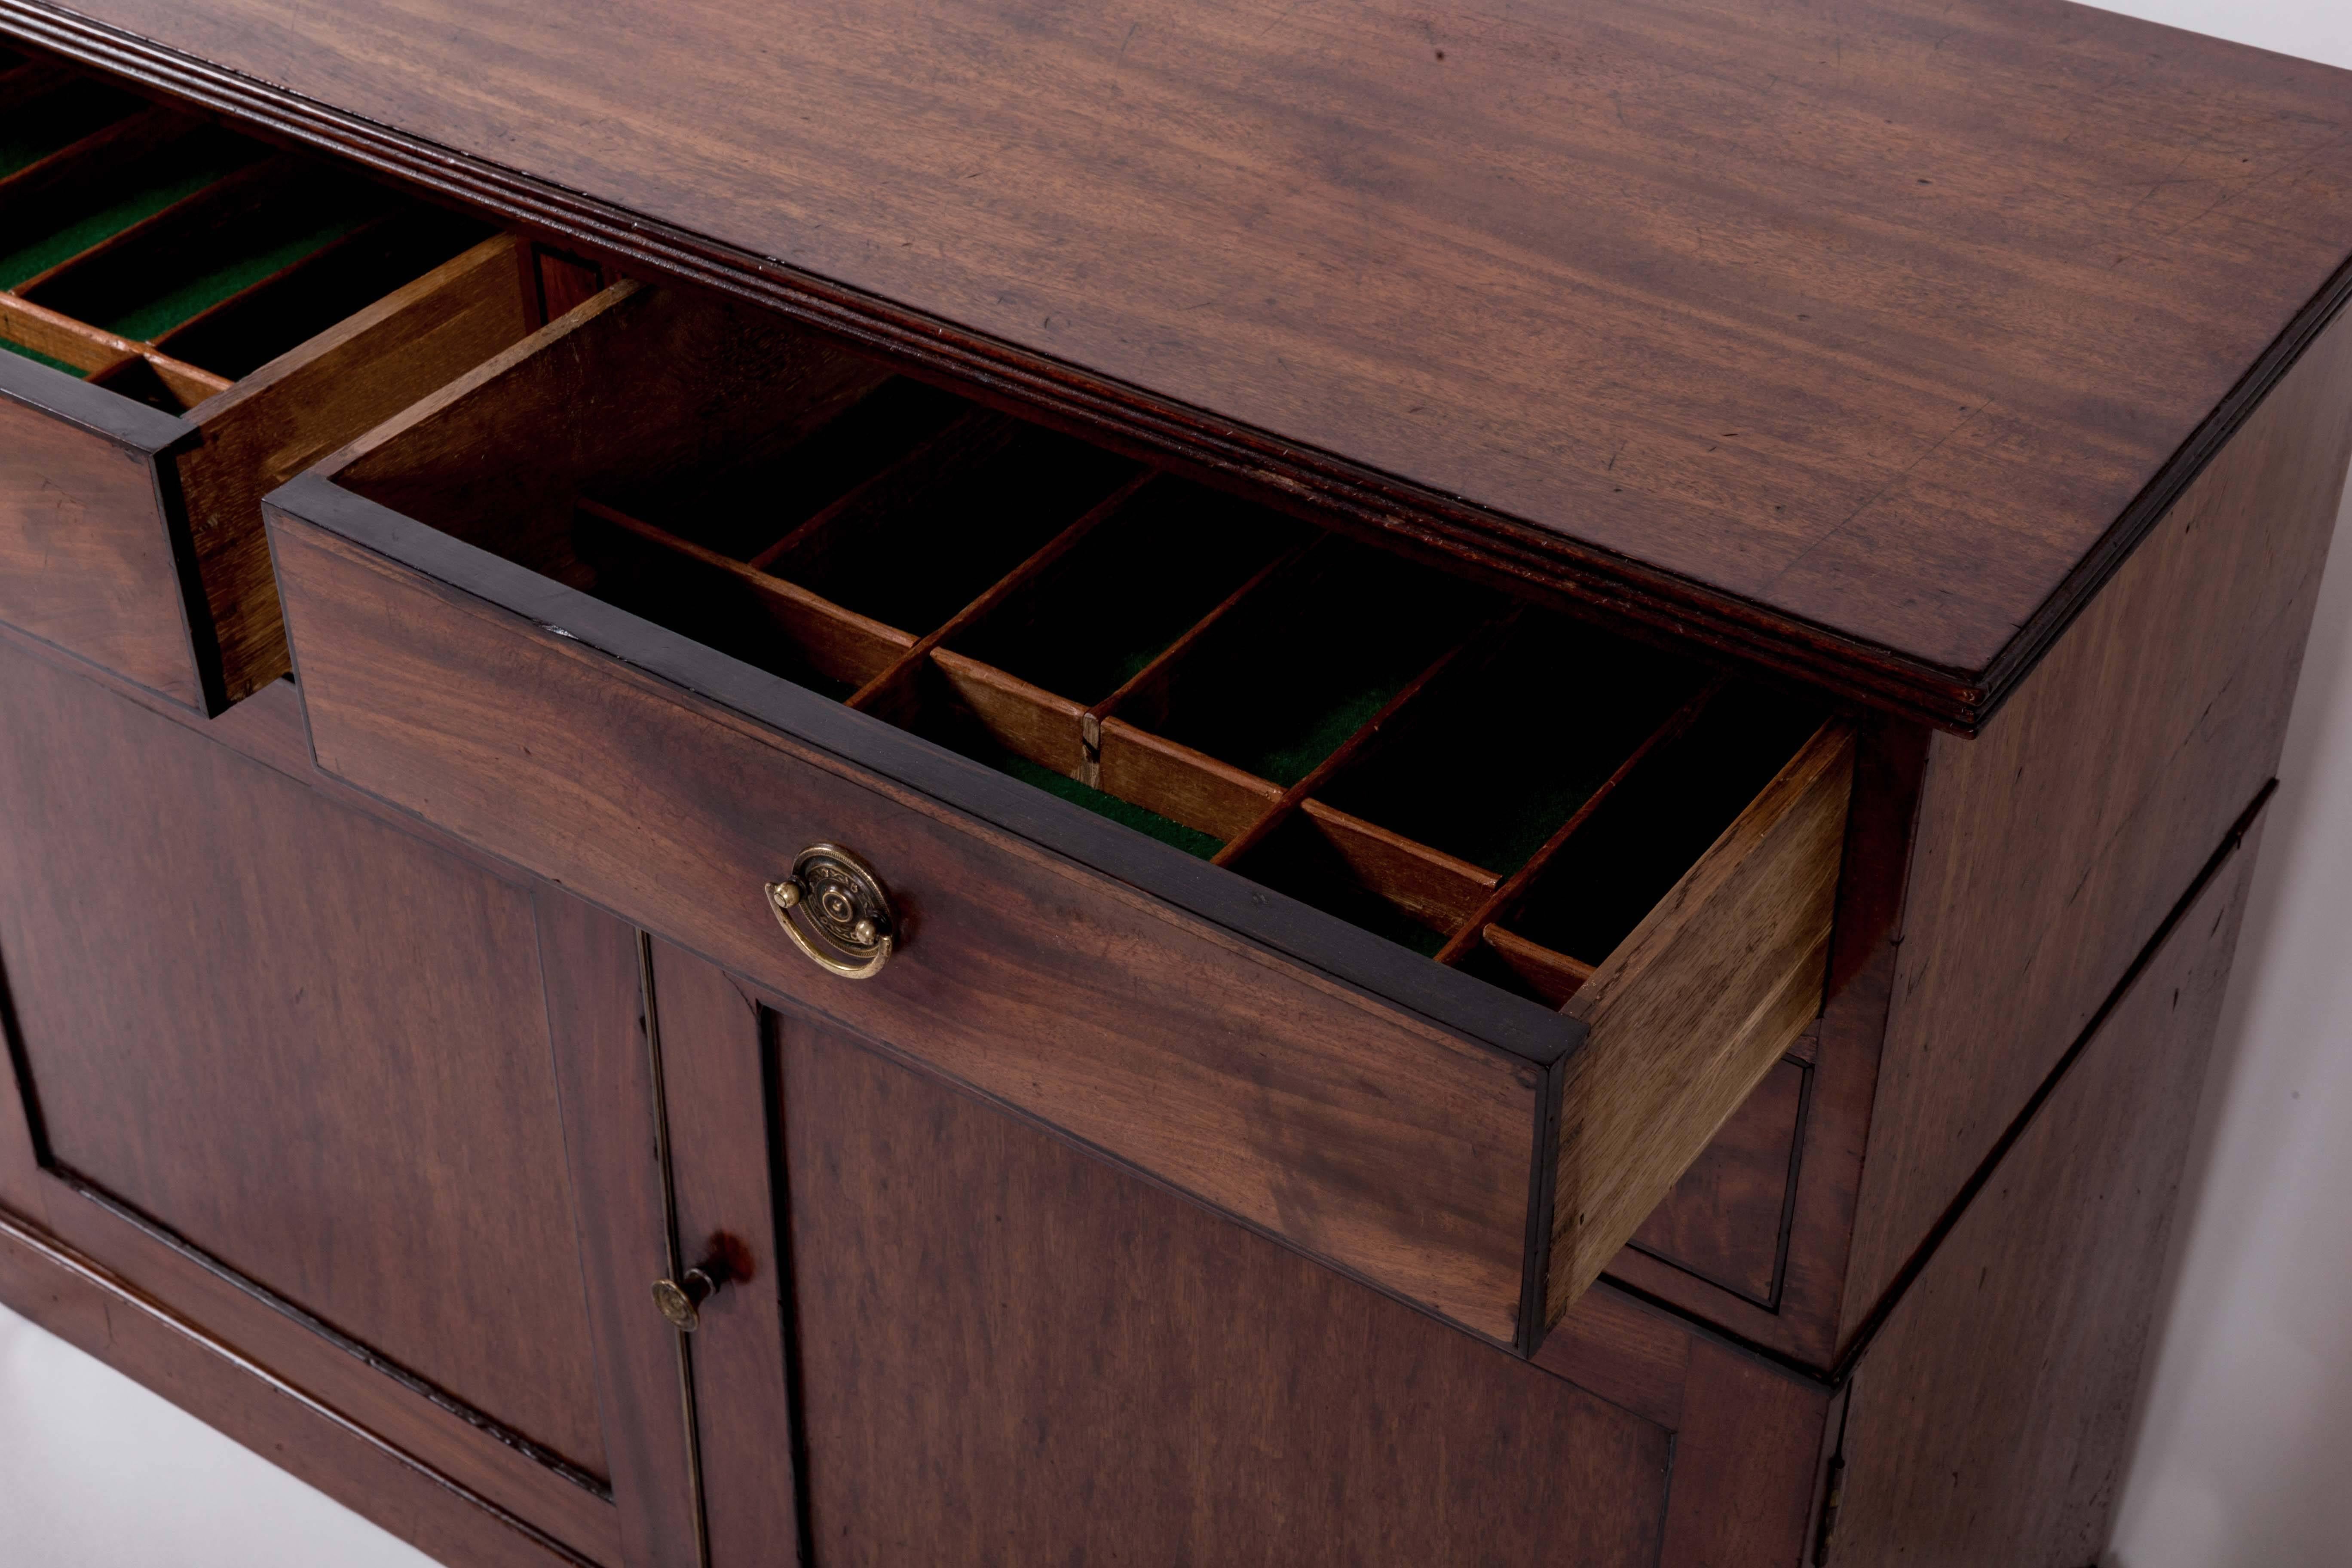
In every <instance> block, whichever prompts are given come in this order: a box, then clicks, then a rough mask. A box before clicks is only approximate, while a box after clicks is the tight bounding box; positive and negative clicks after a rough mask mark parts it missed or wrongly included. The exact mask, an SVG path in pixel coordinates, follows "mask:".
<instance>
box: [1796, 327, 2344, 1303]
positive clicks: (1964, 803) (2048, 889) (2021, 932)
mask: <svg viewBox="0 0 2352 1568" xmlns="http://www.w3.org/2000/svg"><path fill="white" fill-rule="evenodd" d="M2347 453H2352V323H2346V322H2341V321H2339V322H2338V324H2337V325H2336V326H2335V327H2334V328H2332V329H2330V331H2328V332H2327V334H2326V336H2325V337H2324V338H2323V339H2322V341H2321V342H2319V343H2318V344H2317V345H2315V347H2314V348H2313V350H2312V352H2311V353H2310V354H2308V355H2307V356H2306V357H2305V359H2304V361H2303V363H2301V364H2299V365H2298V366H2296V368H2295V370H2294V373H2293V374H2291V375H2290V376H2289V377H2288V378H2287V380H2286V381H2284V382H2283V383H2282V384H2280V385H2279V387H2278V388H2277V389H2276V390H2275V391H2274V392H2273V393H2272V394H2271V395H2270V397H2269V398H2268V399H2267V400H2266V401H2265V402H2264V403H2263V406H2262V408H2261V409H2260V410H2259V411H2258V412H2257V413H2256V414H2255V416H2254V417H2253V418H2252V420H2251V421H2249V422H2248V424H2247V425H2246V426H2245V427H2244V428H2243V429H2242V430H2241V431H2240V432H2239V434H2238V436H2237V437H2236V438H2235V439H2234V440H2233V441H2232V442H2231V445H2230V447H2229V449H2228V450H2227V451H2225V452H2224V453H2223V454H2222V455H2221V457H2220V458H2218V459H2216V460H2215V462H2214V463H2213V465H2212V466H2211V467H2210V468H2208V469H2206V471H2205V473H2204V475H2203V476H2202V477H2201V478H2200V479H2199V480H2198V482H2197V484H2196V485H2195V487H2194V488H2192V489H2190V490H2189V493H2188V494H2187V495H2186V496H2184V497H2183V498H2182V499H2181V500H2180V502H2179V505H2177V506H2176V507H2174V508H2173V510H2172V512H2171V513H2170V515H2169V516H2168V517H2167V518H2166V520H2165V521H2164V523H2163V525H2162V527H2160V528H2159V529H2158V531H2157V532H2156V533H2155V534H2154V535H2153V536H2151V537H2150V539H2149V540H2148V542H2147V544H2146V545H2145V546H2144V547H2143V548H2142V549H2141V551H2140V552H2139V553H2138V554H2137V556H2136V557H2134V558H2133V560H2132V561H2131V563H2129V565H2127V566H2126V568H2125V570H2124V572H2123V573H2122V574H2121V575H2119V576H2118V577H2117V578H2116V581H2115V582H2114V583H2113V584H2111V585H2110V586H2109V587H2108V589H2107V591H2106V593H2105V594H2104V595H2101V597H2100V600H2099V602H2098V603H2097V604H2096V605H2094V606H2093V607H2092V608H2091V610H2090V612H2089V613H2088V614H2087V615H2085V616H2084V617H2083V619H2082V620H2081V621H2079V622H2077V623H2076V624H2075V626H2074V629H2073V630H2072V631H2071V632H2069V633H2068V634H2067V637H2066V638H2065V640H2064V641H2063V643H2062V644H2061V645H2060V646H2059V647H2058V648H2057V649H2056V650H2055V651H2054V652H2053V654H2052V655H2051V657H2050V658H2049V659H2048V660H2047V661H2045V662H2044V663H2043V665H2042V668H2040V669H2039V670H2038V671H2036V672H2035V674H2034V677H2033V679H2032V681H2031V682H2030V683H2029V684H2028V685H2027V686H2026V687H2025V689H2023V690H2021V692H2020V693H2019V694H2018V698H2017V700H2016V701H2014V702H2012V703H2011V705H2010V706H2009V707H2008V708H2007V709H2006V710H2003V711H2002V713H2001V714H2000V718H1999V719H1998V720H1997V721H1995V722H1994V723H1993V724H1991V725H1990V726H1989V727H1988V728H1987V729H1986V731H1985V732H1984V734H1983V735H1982V736H1981V737H1979V739H1977V740H1974V741H1962V740H1958V739H1956V738H1954V737H1951V736H1948V735H1938V736H1937V737H1935V739H1934V742H1933V743H1932V745H1931V746H1930V749H1929V752H1928V762H1927V777H1926V781H1925V784H1924V786H1923V794H1922V796H1921V802H1920V807H1919V827H1918V836H1917V841H1916V850H1915V855H1914V859H1913V862H1912V869H1911V887H1910V892H1909V899H1908V903H1907V905H1906V911H1905V915H1904V924H1903V933H1902V934H1903V942H1902V945H1901V950H1900V951H1901V957H1900V962H1899V964H1898V966H1897V970H1896V974H1895V994H1894V1000H1893V1003H1892V1005H1891V1011H1890V1015H1889V1016H1888V1020H1887V1030H1886V1044H1885V1056H1884V1058H1883V1063H1882V1067H1881V1069H1880V1071H1881V1077H1880V1081H1879V1090H1878V1100H1877V1109H1876V1110H1875V1111H1874V1121H1873V1122H1872V1124H1871V1144H1870V1150H1871V1152H1870V1156H1869V1164H1868V1166H1867V1168H1866V1169H1865V1171H1864V1178H1863V1191H1862V1197H1861V1203H1860V1207H1859V1210H1858V1213H1857V1215H1856V1219H1855V1231H1854V1253H1853V1276H1852V1279H1851V1282H1850V1289H1849V1290H1848V1293H1847V1296H1846V1300H1845V1306H1844V1312H1843V1317H1844V1324H1845V1331H1846V1332H1849V1333H1850V1332H1851V1331H1852V1330H1853V1327H1854V1326H1855V1325H1856V1324H1857V1323H1859V1322H1860V1321H1861V1320H1862V1319H1863V1318H1864V1316H1866V1315H1867V1314H1868V1313H1869V1312H1870V1311H1871V1310H1873V1309H1874V1306H1875V1305H1876V1303H1877V1300H1878V1298H1879V1296H1880V1294H1881V1293H1882V1292H1883V1291H1884V1289H1885V1285H1886V1283H1887V1281H1888V1280H1889V1279H1892V1278H1893V1277H1894V1275H1895V1271H1896V1270H1898V1269H1899V1268H1901V1267H1902V1266H1903V1264H1904V1262H1905V1260H1906V1258H1907V1257H1908V1256H1909V1255H1910V1252H1911V1250H1912V1249H1913V1248H1914V1247H1916V1246H1917V1245H1918V1243H1919V1240H1920V1238H1921V1237H1923V1236H1924V1235H1925V1234H1926V1233H1927V1227H1928V1226H1929V1225H1930V1224H1931V1223H1932V1222H1933V1221H1934V1220H1935V1218H1936V1216H1937V1215H1938V1214H1940V1213H1941V1212H1942V1210H1943V1208H1944V1205H1946V1204H1947V1203H1948V1202H1950V1200H1951V1197H1952V1194H1954V1193H1955V1192H1957V1191H1958V1188H1959V1185H1960V1183H1961V1182H1962V1181H1963V1180H1964V1179H1965V1178H1966V1176H1967V1175H1968V1173H1969V1172H1970V1171H1971V1170H1973V1169H1974V1168H1975V1167H1976V1164H1977V1163H1978V1162H1979V1160H1981V1159H1982V1158H1983V1157H1984V1154H1985V1152H1986V1151H1987V1150H1988V1149H1990V1147H1991V1145H1992V1141H1993V1139H1994V1138H1995V1137H1996V1136H1997V1135H1998V1134H1999V1133H2000V1130H2001V1129H2002V1128H2004V1127H2005V1126H2007V1125H2008V1123H2009V1121H2010V1120H2011V1118H2012V1117H2014V1116H2015V1115H2016V1114H2017V1111H2018V1109H2019V1108H2020V1107H2021V1106H2022V1105H2023V1104H2024V1103H2025V1100H2026V1098H2027V1097H2028V1096H2029V1095H2031V1094H2032V1092H2033V1090H2034V1089H2036V1088H2037V1087H2039V1086H2040V1084H2041V1083H2042V1079H2044V1078H2045V1077H2047V1076H2048V1074H2049V1071H2050V1068H2051V1067H2052V1066H2053V1064H2054V1063H2055V1062H2056V1061H2057V1060H2058V1058H2059V1056H2060V1055H2061V1053H2063V1051H2064V1050H2065V1049H2066V1048H2067V1047H2068V1046H2069V1045H2071V1044H2072V1043H2073V1041H2074V1038H2075V1037H2076V1036H2077V1035H2079V1034H2080V1033H2081V1031H2082V1029H2083V1026H2084V1025H2085V1024H2086V1023H2088V1022H2089V1020H2090V1017H2091V1015H2092V1014H2093V1013H2094V1012H2095V1010H2096V1009H2097V1008H2098V1006H2099V1005H2100V1004H2101V1003H2102V1002H2104V1001H2105V998H2106V996H2107V994H2108V993H2109V992H2110V991H2111V990H2113V989H2114V987H2115V984H2116V981H2117V980H2118V979H2120V978H2121V977H2122V975H2123V973H2124V970H2125V969H2126V966H2127V965H2128V964H2129V963H2131V961H2132V960H2133V958H2134V957H2136V956H2137V954H2138V953H2139V952H2140V950H2141V949H2142V948H2143V947H2145V946H2146V945H2147V941H2148V939H2149V938H2150V937H2151V936H2152V935H2153V934H2154V933H2155V931H2156V929H2157V927H2158V924H2159V923H2160V922H2161V921H2163V919H2164V917H2165V915H2166V914H2167V913H2168V911H2169V910H2171V908H2172V905H2173V903H2174V901H2175V900H2178V899H2179V897H2180V896H2181V894H2182V893H2183V892H2184V891H2185V890H2186V889H2188V887H2189V883H2190V882H2191V880H2192V879H2194V878H2195V876H2196V874H2197V871H2198V869H2199V868H2200V867H2201V866H2202V865H2203V864H2204V862H2205V859H2206V858H2207V857H2208V856H2209V855H2210V854H2211V853H2212V852H2213V849H2214V847H2215V846H2216V845H2218V844H2219V843H2220V842H2221V838H2222V837H2223V835H2224V834H2226V833H2227V832H2228V831H2229V828H2230V826H2231V823H2233V822H2234V821H2236V819H2237V817H2238V815H2239V814H2240V813H2241V812H2242V811H2244V810H2245V809H2246V807H2247V805H2250V804H2251V803H2252V800H2253V798H2254V795H2255V794H2256V792H2257V791H2259V790H2260V789H2261V788H2262V786H2263V784H2264V782H2265V781H2267V780H2268V779H2269V778H2270V776H2271V773H2272V770H2273V767H2275V766H2276V764H2277V762H2278V755H2279V747H2280V745H2281V744H2282V743H2283V741H2284V735H2285V729H2286V721H2287V711H2288V708H2289V705H2290V704H2291V702H2292V700H2293V699H2294V686H2295V677H2296V674H2297V672H2298V671H2299V670H2300V669H2301V668H2302V664H2303V649H2304V643H2305V637H2306V636H2307V634H2308V632H2309V629H2310V626H2311V615H2312V606H2313V604H2314V603H2315V596H2316V595H2317V594H2318V592H2319V578H2320V572H2321V568H2322V566H2323V565H2324V564H2325V563H2326V559H2327V549H2328V542H2329V540H2330V538H2331V536H2332V535H2333V533H2334V531H2335V523H2336V506H2337V501H2338V499H2339V498H2340V496H2341V494H2342V492H2343V487H2344V478H2345V464H2346V458H2347Z"/></svg>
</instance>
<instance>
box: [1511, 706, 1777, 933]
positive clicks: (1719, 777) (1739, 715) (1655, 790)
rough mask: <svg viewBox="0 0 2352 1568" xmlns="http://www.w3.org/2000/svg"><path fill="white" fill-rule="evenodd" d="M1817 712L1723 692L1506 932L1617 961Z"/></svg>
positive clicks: (1635, 780)
mask: <svg viewBox="0 0 2352 1568" xmlns="http://www.w3.org/2000/svg"><path fill="white" fill-rule="evenodd" d="M1822 717H1823V715H1822V710H1821V709H1820V707H1819V706H1818V705H1817V704H1814V703H1812V702H1810V701H1807V700H1801V699H1794V698H1790V697H1787V696H1783V695H1781V694H1780V693H1778V692H1772V691H1768V690H1765V689H1761V688H1759V687H1753V686H1748V685H1745V684H1733V685H1731V686H1727V687H1726V688H1725V689H1723V690H1722V691H1720V692H1718V693H1717V695H1716V696H1715V697H1714V699H1713V700H1711V701H1709V702H1708V703H1707V705H1706V709H1705V710H1704V711H1702V712H1701V713H1700V714H1699V715H1698V717H1697V718H1696V720H1695V721H1693V722H1692V723H1691V725H1690V727H1689V728H1688V729H1687V730H1686V731H1684V732H1683V733H1682V734H1681V735H1679V736H1677V737H1675V738H1674V739H1673V740H1670V741H1668V742H1665V743H1664V745H1661V746H1660V747H1659V748H1658V749H1657V750H1656V751H1655V752H1654V753H1652V754H1651V755H1650V756H1649V757H1647V758H1645V759H1643V762H1642V763H1641V764H1640V765H1639V766H1638V767H1636V768H1635V769H1634V771H1633V773H1632V775H1631V776H1629V777H1628V778H1627V779H1626V780H1625V782H1624V783H1623V784H1622V785H1620V786H1619V787H1618V789H1617V790H1615V791H1614V792H1613V793H1612V795H1610V796H1609V798H1608V799H1607V800H1606V801H1604V802H1602V803H1601V806H1600V808H1599V809H1598V810H1596V811H1595V812H1594V813H1593V814H1592V816H1591V817H1590V818H1589V819H1588V820H1587V821H1586V822H1585V823H1584V824H1583V826H1581V827H1580V828H1579V829H1578V831H1577V832H1576V834H1575V835H1574V836H1573V837H1570V839H1569V841H1568V842H1567V843H1566V844H1565V845H1564V846H1563V847H1561V848H1560V850H1559V853H1558V854H1557V855H1555V856H1554V857H1553V858H1552V859H1551V860H1550V861H1549V864H1547V865H1546V866H1545V867H1544V868H1543V871H1542V874H1541V876H1540V877H1539V878H1538V879H1537V880H1536V883H1535V886H1534V889H1533V891H1532V893H1531V895H1530V896H1529V898H1528V900H1527V902H1526V903H1525V904H1524V905H1523V906H1522V907H1521V908H1520V909H1519V910H1518V911H1517V913H1516V914H1515V915H1511V916H1508V917H1507V918H1506V919H1505V920H1504V921H1501V922H1500V923H1501V924H1502V925H1504V926H1505V927H1506V928H1507V931H1509V932H1510V933H1511V934H1512V935H1515V936H1517V937H1520V938H1523V939H1525V940H1526V941H1527V942H1532V943H1534V944H1535V945H1537V946H1538V947H1541V948H1544V949H1547V950H1549V951H1550V952H1555V953H1560V954H1564V955H1566V956H1567V957H1569V958H1571V959H1574V960H1577V961H1578V962H1580V963H1584V964H1598V963H1601V961H1602V960H1603V959H1606V958H1607V957H1608V956H1609V955H1610V954H1611V953H1612V952H1614V951H1615V950H1616V948H1617V946H1618V944H1619V943H1621V942H1623V941H1624V940H1625V938H1626V937H1627V936H1628V935H1629V934H1630V933H1631V932H1632V931H1633V928H1634V927H1635V926H1636V925H1638V924H1639V923H1640V922H1641V921H1642V918H1643V916H1644V915H1647V914H1648V913H1649V912H1650V910H1651V909H1652V907H1653V906H1654V905H1655V904H1656V903H1657V902H1658V900H1661V899H1663V898H1664V897H1665V895H1666V893H1667V890H1668V889H1671V888H1673V887H1674V885H1675V882H1676V881H1678V880H1679V879H1681V878H1682V876H1683V875H1684V873H1685V872H1686V871H1688V870H1689V869H1690V868H1691V867H1692V866H1693V865H1695V864H1696V862H1697V860H1698V858H1699V857H1700V856H1701V855H1703V854H1705V853H1706V849H1707V847H1708V846H1709V845H1711V844H1713V843H1714V842H1715V840H1716V839H1717V837H1718V836H1719V835H1721V834H1722V832H1723V831H1724V829H1725V828H1727V827H1728V826H1731V823H1732V819H1733V818H1735V817H1737V816H1738V815H1739V814H1740V813H1741V812H1742V811H1743V810H1745V809H1746V808H1747V806H1748V804H1749V803H1750V802H1751V801H1753V800H1754V799H1755V798H1756V797H1757V795H1759V792H1761V791H1762V790H1763V788H1764V786H1765V785H1766V784H1768V783H1769V782H1770V780H1771V779H1772V777H1773V775H1774V774H1776V773H1779V772H1780V770H1781V769H1782V768H1783V767H1785V766H1786V765H1787V764H1788V763H1789V760H1790V758H1791V757H1793V756H1795V755H1796V754H1797V752H1798V750H1799V748H1801V746H1803V745H1804V744H1805V742H1806V741H1807V740H1808V739H1809V738H1810V737H1811V736H1812V734H1813V733H1814V731H1816V730H1818V729H1819V728H1820V727H1821V723H1822Z"/></svg>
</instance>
